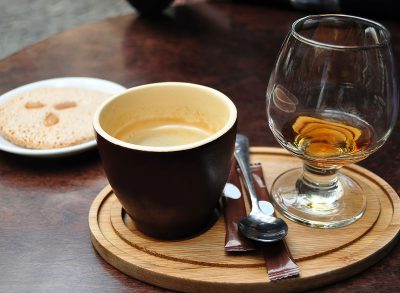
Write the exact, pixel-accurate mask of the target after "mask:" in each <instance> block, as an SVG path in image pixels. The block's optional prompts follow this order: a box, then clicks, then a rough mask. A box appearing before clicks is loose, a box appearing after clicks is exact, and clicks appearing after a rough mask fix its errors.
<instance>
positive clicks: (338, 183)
mask: <svg viewBox="0 0 400 293" xmlns="http://www.w3.org/2000/svg"><path fill="white" fill-rule="evenodd" d="M266 97H267V115H268V123H269V126H270V128H271V130H272V133H273V134H274V136H275V138H276V139H277V141H278V142H279V143H280V144H281V145H282V146H283V147H284V148H285V149H287V150H288V151H289V152H291V153H292V154H293V155H295V156H297V157H299V158H300V159H302V160H303V162H304V164H303V168H300V169H292V170H289V171H287V172H285V173H284V174H281V175H280V176H279V177H278V178H277V179H276V181H275V182H274V183H273V186H272V191H271V194H272V199H273V202H274V205H275V206H276V207H277V208H278V210H279V211H280V212H281V213H283V214H284V215H285V216H286V217H288V218H289V219H291V220H294V221H296V222H299V223H302V224H305V225H308V226H312V227H320V228H332V227H341V226H344V225H348V224H350V223H352V222H354V221H356V220H357V219H359V218H360V217H362V215H363V213H364V211H365V208H366V202H367V201H366V196H365V190H363V188H362V186H361V185H360V184H359V183H357V181H356V180H355V179H354V178H350V177H349V176H346V175H345V174H343V173H342V172H339V169H340V168H341V167H342V166H343V165H346V164H350V163H355V162H358V161H360V160H362V159H365V158H366V157H368V156H369V155H370V154H372V153H373V152H375V151H376V150H378V149H379V148H380V147H381V146H382V145H383V144H384V143H385V141H386V140H387V139H388V137H389V134H390V133H391V131H392V130H393V128H394V125H395V122H396V119H397V113H398V84H397V79H396V74H395V65H394V61H393V54H392V51H391V48H390V34H389V32H388V30H387V29H386V28H385V27H384V26H382V25H381V24H379V23H377V22H374V21H371V20H368V19H364V18H360V17H355V16H349V15H338V14H330V15H311V16H307V17H304V18H302V19H299V20H297V21H295V22H294V23H293V25H292V27H291V30H290V32H289V34H288V35H287V37H286V39H285V41H284V43H283V45H282V47H281V50H280V52H279V55H278V58H277V61H276V64H275V67H274V69H273V71H272V74H271V76H270V80H269V84H268V89H267V94H266Z"/></svg>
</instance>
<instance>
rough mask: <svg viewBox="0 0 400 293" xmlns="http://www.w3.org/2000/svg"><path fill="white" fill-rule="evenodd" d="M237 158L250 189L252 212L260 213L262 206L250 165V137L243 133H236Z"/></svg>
mask: <svg viewBox="0 0 400 293" xmlns="http://www.w3.org/2000/svg"><path fill="white" fill-rule="evenodd" d="M235 158H236V161H237V162H238V164H239V167H240V169H241V170H242V173H243V177H244V181H245V183H246V186H247V190H248V191H249V195H250V200H251V212H250V214H254V213H259V212H260V207H259V205H258V198H257V193H256V190H255V188H254V184H253V179H252V178H251V173H250V166H249V162H250V160H249V139H248V138H247V137H246V136H244V135H242V134H237V135H236V143H235Z"/></svg>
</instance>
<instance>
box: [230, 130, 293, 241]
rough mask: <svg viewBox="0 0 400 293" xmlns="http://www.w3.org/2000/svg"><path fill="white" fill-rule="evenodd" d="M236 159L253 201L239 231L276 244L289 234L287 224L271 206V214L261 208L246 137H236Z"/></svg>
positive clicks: (257, 239)
mask: <svg viewBox="0 0 400 293" xmlns="http://www.w3.org/2000/svg"><path fill="white" fill-rule="evenodd" d="M235 158H236V161H237V162H238V164H239V167H240V169H241V170H242V173H243V177H244V181H245V183H246V187H247V190H248V192H249V195H250V199H251V205H252V207H251V212H250V214H249V215H248V216H247V217H244V218H243V219H241V220H240V222H239V231H240V232H241V233H242V234H243V235H244V236H246V237H247V238H250V239H252V240H256V241H260V242H275V241H279V240H282V239H283V238H284V237H285V236H286V235H287V232H288V226H287V224H286V223H285V222H284V221H283V220H282V219H280V218H277V217H274V216H273V213H274V209H273V207H272V205H271V210H270V214H266V213H264V212H263V210H262V209H261V208H260V206H259V201H258V197H257V193H256V191H255V188H254V185H253V180H252V178H251V175H250V174H251V173H250V167H249V140H248V138H247V137H246V136H244V135H241V134H238V135H236V143H235Z"/></svg>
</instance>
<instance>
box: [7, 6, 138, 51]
mask: <svg viewBox="0 0 400 293" xmlns="http://www.w3.org/2000/svg"><path fill="white" fill-rule="evenodd" d="M132 12H133V8H132V6H130V5H129V3H128V2H127V1H125V0H78V1H75V0H72V1H71V0H11V1H10V0H0V59H2V58H4V57H6V56H8V55H10V54H12V53H14V52H16V51H18V50H20V49H22V48H24V47H26V46H28V45H30V44H33V43H35V42H38V41H40V40H43V39H45V38H47V37H49V36H51V35H54V34H56V33H59V32H62V31H65V30H67V29H69V28H72V27H75V26H78V25H80V24H84V23H90V22H94V21H98V20H101V19H105V18H108V17H112V16H117V15H121V14H128V13H132Z"/></svg>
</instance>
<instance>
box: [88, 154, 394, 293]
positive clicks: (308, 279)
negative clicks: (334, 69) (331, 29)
mask: <svg viewBox="0 0 400 293" xmlns="http://www.w3.org/2000/svg"><path fill="white" fill-rule="evenodd" d="M251 162H254V163H256V162H258V163H261V164H262V166H263V170H264V177H265V180H266V182H267V185H268V188H270V187H271V184H272V182H273V181H274V179H275V178H276V177H277V176H278V175H279V174H281V173H282V172H284V171H286V170H289V169H291V168H295V167H300V166H301V164H302V163H301V161H300V160H299V159H297V158H295V157H293V156H292V155H290V154H289V153H287V152H286V151H285V150H283V149H278V148H260V147H257V148H256V147H253V148H251ZM342 172H343V173H346V174H347V175H351V176H353V177H355V178H356V179H357V180H358V181H359V182H360V183H361V185H362V187H363V188H364V189H365V190H366V193H367V210H366V212H365V215H364V216H363V217H362V218H361V219H360V220H358V221H356V222H355V223H353V224H351V225H349V226H346V227H343V228H337V229H315V228H309V227H305V226H302V225H299V224H297V223H294V222H292V221H289V220H286V222H287V223H288V225H289V234H288V236H287V238H286V241H287V244H288V247H289V249H290V251H291V253H292V255H293V257H294V259H295V260H296V262H297V263H298V265H299V266H300V270H301V274H300V277H298V278H291V279H286V280H281V281H278V282H271V281H270V280H269V279H268V276H267V272H266V268H265V264H264V259H263V256H262V254H261V253H260V252H257V251H256V252H251V253H243V254H228V253H225V252H224V239H225V227H224V219H223V217H220V218H219V219H218V221H217V222H216V223H215V224H214V225H213V226H212V227H211V228H210V229H209V230H208V231H206V232H204V233H202V234H201V235H198V236H196V237H193V238H190V239H184V240H180V241H160V240H156V239H153V238H150V237H147V236H146V235H144V234H142V233H141V232H140V231H138V230H136V228H135V225H134V223H133V222H132V221H131V219H130V218H129V217H128V216H127V215H126V214H125V213H124V211H123V209H122V206H121V204H120V203H119V201H118V199H117V198H116V196H115V195H114V193H113V192H112V190H111V188H110V186H107V187H105V188H104V189H103V190H102V191H101V192H100V193H99V195H98V196H97V197H96V199H95V200H94V202H93V204H92V206H91V208H90V213H89V226H90V231H91V239H92V243H93V245H94V247H95V249H96V250H97V251H98V252H99V254H100V255H101V256H102V257H103V258H104V259H105V260H106V261H107V262H108V263H110V264H111V265H112V266H114V267H115V268H117V269H118V270H120V271H122V272H124V273H125V274H127V275H129V276H132V277H134V278H136V279H139V280H142V281H144V282H147V283H151V284H153V285H157V286H160V287H164V288H169V289H173V290H179V291H186V292H253V291H258V292H274V291H276V292H291V291H302V290H306V289H311V288H316V287H319V286H322V285H325V284H328V283H333V282H336V281H338V280H341V279H344V278H347V277H349V276H351V275H354V274H356V273H358V272H360V271H362V270H364V269H366V268H367V267H369V266H371V265H372V264H374V263H375V262H377V261H378V260H379V259H381V258H382V257H383V256H385V255H386V254H387V253H388V252H389V251H390V249H391V248H392V247H393V245H394V243H395V240H396V238H397V237H396V236H397V235H398V234H399V231H400V199H399V196H398V195H397V193H396V192H395V191H394V190H393V189H392V188H391V187H390V186H389V185H388V184H387V183H386V182H385V181H384V180H383V179H381V178H380V177H378V176H377V175H375V174H373V173H371V172H369V171H368V170H366V169H364V168H362V167H359V166H357V165H350V166H347V167H345V168H343V170H342Z"/></svg>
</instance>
